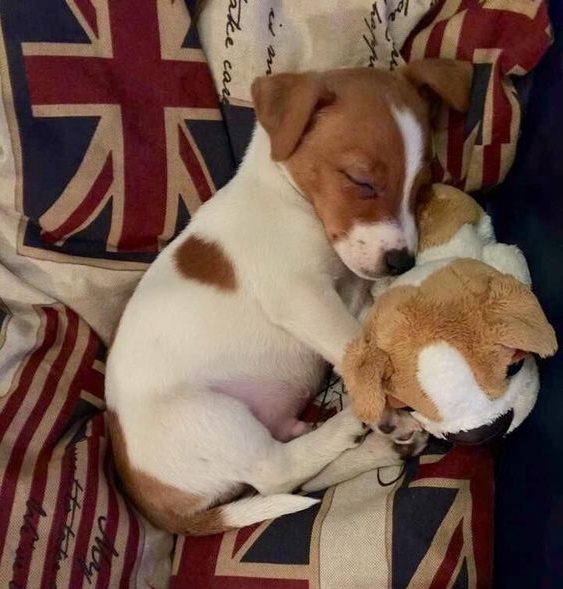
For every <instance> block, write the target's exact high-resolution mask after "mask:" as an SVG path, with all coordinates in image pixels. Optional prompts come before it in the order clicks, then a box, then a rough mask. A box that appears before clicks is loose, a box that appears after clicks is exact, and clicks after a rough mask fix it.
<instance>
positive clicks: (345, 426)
mask: <svg viewBox="0 0 563 589" xmlns="http://www.w3.org/2000/svg"><path fill="white" fill-rule="evenodd" d="M365 430H366V428H365V426H364V425H363V424H362V423H361V422H360V421H359V420H358V419H357V418H356V417H355V416H354V415H353V413H352V412H351V410H350V409H344V411H341V412H340V413H338V414H337V415H335V416H334V417H332V418H331V419H329V420H328V421H327V422H326V423H324V424H323V425H322V426H321V427H320V428H318V429H317V430H315V431H312V432H310V433H307V434H305V435H303V436H301V437H299V438H296V439H294V440H292V441H290V442H287V443H285V444H282V443H279V442H275V443H274V444H273V445H271V446H269V448H268V450H267V451H266V452H264V455H263V457H262V460H260V461H259V462H257V463H254V464H252V465H249V471H248V475H247V480H246V481H245V482H247V483H248V484H250V485H252V486H253V487H254V488H255V489H257V490H258V492H259V493H261V494H263V495H269V494H272V493H288V492H291V491H293V490H294V489H296V488H297V487H299V486H301V485H302V484H303V483H304V482H305V481H307V480H309V479H310V478H311V477H313V476H314V475H315V474H317V473H318V472H319V471H320V470H322V469H323V468H324V467H325V466H326V465H327V464H329V463H330V462H332V461H333V460H334V459H336V458H337V457H338V456H340V454H342V452H344V451H346V450H348V449H349V448H355V447H356V446H357V445H358V443H359V440H360V439H361V436H362V435H363V434H364V433H365Z"/></svg>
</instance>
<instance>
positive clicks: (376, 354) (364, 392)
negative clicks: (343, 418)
mask: <svg viewBox="0 0 563 589" xmlns="http://www.w3.org/2000/svg"><path fill="white" fill-rule="evenodd" d="M342 368H343V370H342V376H343V378H344V384H345V385H346V389H347V390H348V394H349V395H350V398H351V400H352V409H353V411H354V414H355V415H356V417H357V418H358V419H360V420H361V421H364V422H365V423H376V422H377V421H379V419H380V418H381V416H382V415H383V411H384V409H385V404H386V399H385V392H384V388H383V383H384V380H385V378H386V375H387V373H388V371H389V368H390V362H389V357H388V356H387V354H386V353H385V352H383V351H382V350H380V349H379V348H377V347H376V346H375V345H371V344H370V342H369V341H368V340H367V339H366V338H365V336H362V337H360V338H358V339H357V340H355V341H353V342H352V343H351V344H350V345H349V346H348V349H347V350H346V354H345V355H344V362H343V366H342Z"/></svg>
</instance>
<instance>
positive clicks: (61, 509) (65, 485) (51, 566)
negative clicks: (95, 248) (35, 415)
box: [38, 311, 99, 586]
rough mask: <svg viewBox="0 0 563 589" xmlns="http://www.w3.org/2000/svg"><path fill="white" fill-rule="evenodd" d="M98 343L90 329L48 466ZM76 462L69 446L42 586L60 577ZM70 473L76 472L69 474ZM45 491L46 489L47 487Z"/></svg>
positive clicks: (56, 428) (53, 438)
mask: <svg viewBox="0 0 563 589" xmlns="http://www.w3.org/2000/svg"><path fill="white" fill-rule="evenodd" d="M70 313H71V317H72V315H74V316H75V317H76V314H75V313H73V312H72V311H71V312H70ZM69 319H70V317H69ZM98 343H99V342H98V339H97V336H96V335H95V334H94V332H93V331H92V330H89V333H88V342H87V344H86V347H85V350H84V353H83V355H82V359H81V361H80V365H79V368H78V370H77V372H76V374H75V376H74V378H73V380H72V382H71V383H70V385H69V390H68V398H67V401H66V402H65V404H64V406H63V407H62V409H61V411H60V413H59V416H58V418H57V422H56V423H55V425H54V426H53V428H52V430H51V432H50V433H49V438H48V442H46V444H45V447H44V449H45V450H48V456H41V458H38V462H40V461H43V463H44V464H45V465H46V466H48V461H49V460H50V457H51V455H52V450H50V445H51V444H50V442H52V443H54V442H55V441H56V439H57V438H59V436H60V435H61V433H62V430H63V427H64V425H65V424H66V423H67V421H68V419H69V417H70V416H71V414H72V410H73V409H74V407H75V405H76V402H77V401H78V399H79V398H80V393H81V390H82V379H83V375H84V372H85V371H87V370H88V369H89V368H90V367H91V365H92V363H93V361H94V359H95V355H96V350H97V346H98ZM42 452H43V451H42ZM46 453H47V452H45V454H46ZM69 460H71V461H72V465H68V464H67V462H68V461H69ZM40 466H41V465H40ZM75 466H76V459H75V456H74V448H68V449H67V450H66V451H65V454H64V457H63V462H62V465H61V468H62V471H61V483H60V484H59V492H58V495H57V501H56V507H55V511H54V514H53V525H52V527H51V531H50V534H49V540H48V543H47V549H46V553H45V567H44V570H43V580H42V586H44V585H45V584H46V583H47V579H48V578H49V577H48V575H49V574H52V575H55V577H56V570H55V569H56V559H57V551H58V548H59V546H58V543H59V542H60V537H61V530H64V527H65V524H66V518H67V513H66V507H67V503H68V500H69V497H71V492H70V490H71V489H72V488H73V485H74V474H73V473H74V469H75ZM69 473H70V474H71V475H72V476H70V477H69ZM65 477H66V478H65ZM41 492H42V493H44V488H43V490H42V491H41Z"/></svg>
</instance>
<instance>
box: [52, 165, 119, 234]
mask: <svg viewBox="0 0 563 589" xmlns="http://www.w3.org/2000/svg"><path fill="white" fill-rule="evenodd" d="M112 182H113V158H112V155H111V154H110V155H109V156H108V158H107V159H106V162H105V164H104V165H103V167H102V170H101V172H100V174H99V175H98V177H97V178H96V180H95V181H94V183H93V184H92V188H91V189H90V190H89V191H88V193H87V194H86V196H85V197H84V199H83V200H82V201H81V203H80V204H79V205H78V207H77V208H76V209H75V210H74V211H73V212H72V213H71V214H70V215H68V216H66V217H65V220H64V222H63V223H61V225H59V226H58V227H57V228H56V229H53V230H52V231H44V232H43V233H42V235H41V236H42V238H43V239H44V240H45V241H46V242H50V243H56V242H57V241H59V240H61V239H64V238H66V237H68V236H69V235H71V234H72V233H74V232H75V231H77V230H78V229H79V228H80V226H81V225H82V224H83V223H85V222H86V221H87V220H88V217H90V215H92V213H93V212H94V211H95V210H96V208H97V207H98V206H99V205H100V203H101V202H102V200H103V199H104V196H105V195H106V194H107V193H108V190H109V189H110V186H111V183H112Z"/></svg>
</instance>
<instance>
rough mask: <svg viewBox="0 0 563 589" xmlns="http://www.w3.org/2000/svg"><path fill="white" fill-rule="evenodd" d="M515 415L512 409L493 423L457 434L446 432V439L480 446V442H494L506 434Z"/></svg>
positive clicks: (462, 444)
mask: <svg viewBox="0 0 563 589" xmlns="http://www.w3.org/2000/svg"><path fill="white" fill-rule="evenodd" d="M513 417H514V411H513V410H512V409H511V410H510V411H509V412H508V413H505V414H504V415H501V416H500V417H497V418H496V419H495V420H494V421H493V422H492V423H487V424H486V425H482V426H481V427H476V428H475V429H471V430H467V431H463V432H457V433H455V434H446V440H448V442H452V443H453V444H457V445H458V446H478V445H479V444H486V443H488V442H492V441H493V440H496V439H497V438H500V437H501V436H504V434H505V433H506V432H507V431H508V428H509V427H510V424H511V423H512V419H513Z"/></svg>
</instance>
